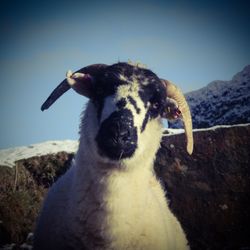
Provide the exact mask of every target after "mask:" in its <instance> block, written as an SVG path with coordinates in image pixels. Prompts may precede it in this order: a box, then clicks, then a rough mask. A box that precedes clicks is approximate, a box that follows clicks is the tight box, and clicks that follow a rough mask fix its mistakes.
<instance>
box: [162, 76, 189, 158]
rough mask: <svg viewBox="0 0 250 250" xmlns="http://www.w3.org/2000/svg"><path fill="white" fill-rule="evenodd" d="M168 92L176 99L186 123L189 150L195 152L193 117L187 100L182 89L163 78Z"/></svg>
mask: <svg viewBox="0 0 250 250" xmlns="http://www.w3.org/2000/svg"><path fill="white" fill-rule="evenodd" d="M161 81H162V83H163V84H164V86H165V88H166V92H167V97H168V98H170V99H173V100H174V101H176V103H177V105H178V108H179V110H180V112H181V114H182V120H183V124H184V129H185V134H186V140H187V152H188V153H189V154H190V155H191V154H192V152H193V146H194V142H193V131H192V127H193V126H192V117H191V113H190V109H189V106H188V104H187V101H186V99H185V97H184V95H183V93H182V92H181V90H180V89H179V88H178V87H177V86H175V85H174V84H173V83H172V82H170V81H167V80H164V79H162V80H161Z"/></svg>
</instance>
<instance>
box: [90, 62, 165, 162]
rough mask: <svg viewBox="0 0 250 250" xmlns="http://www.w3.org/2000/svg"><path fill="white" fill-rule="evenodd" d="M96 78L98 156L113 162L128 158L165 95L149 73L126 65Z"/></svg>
mask: <svg viewBox="0 0 250 250" xmlns="http://www.w3.org/2000/svg"><path fill="white" fill-rule="evenodd" d="M99 77H100V78H97V79H96V83H95V88H96V91H95V93H96V96H95V98H94V104H95V105H96V107H97V113H98V120H99V123H100V128H99V132H98V134H97V136H96V142H97V145H98V147H99V149H100V153H101V154H103V155H106V156H107V157H108V158H112V159H113V160H117V159H122V158H126V157H131V156H132V155H133V153H134V152H135V150H136V148H137V147H138V137H139V134H140V133H143V132H144V131H145V130H146V127H147V124H148V122H149V121H150V120H151V119H155V118H157V117H159V116H160V114H161V110H162V108H161V106H164V103H165V101H166V92H165V90H164V87H163V86H162V84H161V81H160V79H159V78H158V77H157V76H156V75H155V74H154V73H153V72H152V71H150V70H148V69H144V68H139V67H136V66H133V65H129V64H127V63H118V64H114V65H112V66H108V67H107V68H105V69H104V71H103V73H102V74H100V75H99Z"/></svg>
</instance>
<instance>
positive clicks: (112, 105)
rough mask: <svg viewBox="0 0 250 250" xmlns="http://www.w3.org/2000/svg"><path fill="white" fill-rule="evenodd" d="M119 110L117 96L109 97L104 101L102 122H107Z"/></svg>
mask: <svg viewBox="0 0 250 250" xmlns="http://www.w3.org/2000/svg"><path fill="white" fill-rule="evenodd" d="M116 110H117V107H116V101H115V96H114V95H112V96H108V97H106V98H105V100H104V105H103V110H102V115H101V120H100V122H103V121H104V120H106V119H107V118H108V117H109V116H110V115H111V114H112V113H113V112H114V111H116Z"/></svg>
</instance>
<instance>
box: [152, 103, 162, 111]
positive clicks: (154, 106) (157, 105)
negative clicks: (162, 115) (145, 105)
mask: <svg viewBox="0 0 250 250" xmlns="http://www.w3.org/2000/svg"><path fill="white" fill-rule="evenodd" d="M151 107H152V108H153V109H156V110H157V109H159V107H160V104H159V103H158V102H155V103H152V105H151Z"/></svg>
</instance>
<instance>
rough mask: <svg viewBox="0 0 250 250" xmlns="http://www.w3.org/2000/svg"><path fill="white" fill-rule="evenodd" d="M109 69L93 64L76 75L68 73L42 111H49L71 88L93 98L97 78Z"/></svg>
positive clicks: (103, 65) (44, 104)
mask: <svg viewBox="0 0 250 250" xmlns="http://www.w3.org/2000/svg"><path fill="white" fill-rule="evenodd" d="M105 67H107V65H105V64H93V65H90V66H87V67H84V68H82V69H80V70H78V71H76V72H74V73H72V72H71V71H68V72H67V75H66V79H64V80H63V81H62V82H61V83H60V84H59V85H58V86H57V87H56V88H55V89H54V90H53V91H52V93H51V94H50V96H49V97H48V98H47V100H46V101H45V102H44V103H43V105H42V106H41V110H42V111H44V110H46V109H48V108H49V107H50V106H51V105H52V104H53V103H54V102H55V101H56V100H57V99H58V98H60V97H61V96H62V95H63V94H64V93H65V92H67V91H68V90H69V89H70V88H73V89H74V90H75V91H76V92H77V93H78V94H80V95H83V96H86V97H88V98H91V97H92V92H91V90H92V84H93V81H94V79H95V77H96V76H97V75H98V74H99V73H100V71H101V70H102V69H103V68H105Z"/></svg>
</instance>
